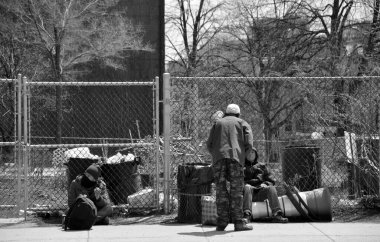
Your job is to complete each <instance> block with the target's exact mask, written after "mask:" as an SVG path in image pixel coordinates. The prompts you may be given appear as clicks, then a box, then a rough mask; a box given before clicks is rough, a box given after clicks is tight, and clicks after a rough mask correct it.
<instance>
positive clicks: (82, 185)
mask: <svg viewBox="0 0 380 242" xmlns="http://www.w3.org/2000/svg"><path fill="white" fill-rule="evenodd" d="M79 195H85V196H87V197H88V198H90V199H91V200H92V201H93V202H94V204H95V206H96V208H97V210H98V212H97V218H96V220H95V225H108V224H109V216H111V215H112V207H111V203H110V199H109V196H108V192H107V189H106V184H105V183H104V181H103V180H102V179H100V168H99V166H97V165H95V164H92V165H90V166H89V167H88V168H87V169H86V171H85V172H84V173H83V174H80V175H78V176H77V177H76V178H75V179H74V180H73V181H72V182H71V185H70V190H69V195H68V204H69V207H71V206H72V205H73V204H74V203H75V200H76V198H77V197H78V196H79Z"/></svg>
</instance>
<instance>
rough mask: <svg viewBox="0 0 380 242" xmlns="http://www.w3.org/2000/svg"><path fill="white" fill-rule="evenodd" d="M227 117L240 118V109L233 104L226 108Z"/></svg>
mask: <svg viewBox="0 0 380 242" xmlns="http://www.w3.org/2000/svg"><path fill="white" fill-rule="evenodd" d="M226 116H235V117H239V116H240V108H239V106H238V105H237V104H234V103H231V104H228V106H227V108H226Z"/></svg>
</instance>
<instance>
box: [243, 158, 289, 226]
mask: <svg viewBox="0 0 380 242" xmlns="http://www.w3.org/2000/svg"><path fill="white" fill-rule="evenodd" d="M244 184H245V186H244V200H243V211H244V218H245V219H247V220H248V222H250V221H251V218H252V202H263V201H264V200H265V199H268V201H269V206H270V208H271V210H272V215H273V217H272V220H271V221H272V222H275V223H287V222H288V219H287V218H284V217H283V213H282V211H281V207H280V203H279V201H278V195H277V190H276V188H275V187H274V184H275V181H274V179H273V175H272V173H271V172H270V171H269V169H268V168H267V167H266V165H265V164H263V163H260V162H257V159H254V160H253V161H249V160H246V161H245V169H244Z"/></svg>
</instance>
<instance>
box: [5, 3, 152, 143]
mask: <svg viewBox="0 0 380 242" xmlns="http://www.w3.org/2000/svg"><path fill="white" fill-rule="evenodd" d="M2 4H3V6H5V7H7V8H8V9H9V10H10V11H12V12H13V13H14V14H15V15H16V16H18V19H19V20H20V22H21V23H23V24H24V25H26V26H28V27H29V29H28V30H29V31H31V32H32V33H33V34H34V35H35V36H36V37H35V38H34V39H33V40H32V43H33V45H34V46H36V47H37V48H38V49H39V51H40V53H41V54H42V55H43V57H44V59H43V60H44V61H46V62H45V63H46V64H47V65H48V67H49V69H50V70H51V76H52V78H53V79H54V81H57V82H59V81H65V80H67V79H70V78H73V77H75V72H73V71H74V70H75V68H76V66H77V65H79V64H82V63H87V62H89V61H91V60H97V61H100V62H101V63H102V64H104V65H107V66H111V67H114V68H123V67H122V65H121V64H119V63H120V62H119V60H120V59H121V58H123V56H125V51H126V50H149V49H150V48H149V46H148V45H147V44H146V43H143V41H142V35H143V33H144V31H143V30H142V29H141V28H140V27H139V26H136V25H134V24H133V23H132V22H131V21H129V20H128V19H127V18H126V16H123V15H122V14H121V12H119V11H118V10H117V9H116V8H115V6H116V4H117V1H112V0H111V1H110V0H86V1H79V0H53V1H42V0H23V1H17V2H14V1H5V2H3V3H2ZM113 7H114V8H113ZM73 74H74V75H73ZM55 95H56V113H57V118H56V120H57V126H56V127H57V130H56V138H57V142H58V143H60V142H61V134H62V130H61V129H62V88H61V87H60V86H57V88H56V94H55Z"/></svg>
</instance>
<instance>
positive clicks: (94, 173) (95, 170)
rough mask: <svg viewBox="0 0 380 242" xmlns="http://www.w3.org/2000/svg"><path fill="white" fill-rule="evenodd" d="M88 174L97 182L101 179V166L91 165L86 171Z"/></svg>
mask: <svg viewBox="0 0 380 242" xmlns="http://www.w3.org/2000/svg"><path fill="white" fill-rule="evenodd" d="M85 172H86V173H88V174H90V175H91V176H93V177H94V178H95V180H97V179H98V178H99V177H100V169H99V166H97V165H95V164H92V165H90V166H89V167H88V168H87V169H86V171H85Z"/></svg>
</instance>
